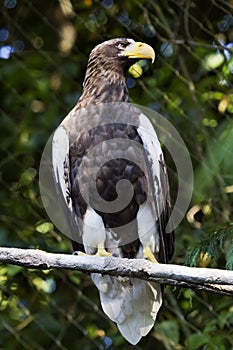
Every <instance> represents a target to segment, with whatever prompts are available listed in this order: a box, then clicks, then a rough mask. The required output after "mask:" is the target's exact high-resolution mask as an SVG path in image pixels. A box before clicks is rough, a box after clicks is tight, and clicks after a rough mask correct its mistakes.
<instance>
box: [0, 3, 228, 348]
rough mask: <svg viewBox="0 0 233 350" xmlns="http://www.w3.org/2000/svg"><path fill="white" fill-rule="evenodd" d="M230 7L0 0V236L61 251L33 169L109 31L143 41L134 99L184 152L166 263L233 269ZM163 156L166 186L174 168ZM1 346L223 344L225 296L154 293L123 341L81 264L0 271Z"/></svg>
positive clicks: (66, 249)
mask: <svg viewBox="0 0 233 350" xmlns="http://www.w3.org/2000/svg"><path fill="white" fill-rule="evenodd" d="M232 9H233V3H232V1H224V0H219V1H215V0H206V1H190V0H187V1H180V0H178V1H177V0H176V1H175V0H174V1H173V0H167V1H162V0H158V1H153V0H149V1H148V0H147V1H144V0H143V1H134V0H133V1H128V2H126V1H114V0H103V1H92V0H85V1H70V0H63V1H62V0H60V1H55V0H50V1H44V0H41V1H35V0H32V1H28V0H27V1H26V0H21V1H18V2H16V0H5V1H2V2H1V5H0V13H1V22H0V46H1V48H0V82H1V87H0V89H1V93H0V100H1V104H0V115H1V122H0V123H1V124H0V125H1V127H0V133H1V135H0V136H1V137H0V145H1V151H2V152H1V153H2V155H1V160H0V178H1V192H0V204H1V212H0V218H1V223H0V225H1V226H0V244H1V245H2V246H8V247H23V248H27V247H33V248H40V249H43V250H46V251H50V252H63V253H71V251H72V250H71V244H70V242H69V241H68V239H66V238H65V237H64V236H62V235H61V234H60V233H59V232H58V230H57V229H56V228H55V227H54V226H53V224H52V223H51V222H50V219H49V218H48V216H47V214H46V212H45V210H44V209H43V205H42V202H41V198H40V192H39V186H38V170H39V164H40V158H41V154H42V151H43V148H44V146H45V144H46V141H47V139H48V138H49V136H50V134H51V133H52V132H53V131H54V129H55V128H56V126H58V125H59V123H60V122H61V120H62V119H63V118H64V117H65V116H66V114H67V113H68V111H69V110H70V109H71V108H72V107H73V106H74V104H75V103H76V101H77V99H78V98H79V96H80V94H81V91H82V81H83V78H84V74H85V67H86V64H87V60H88V55H89V53H90V51H91V49H92V48H93V47H94V46H95V45H96V44H98V43H100V42H102V41H104V40H107V39H110V38H114V37H130V38H133V39H135V40H140V41H143V42H147V43H148V44H150V45H151V46H153V47H154V49H155V51H156V53H157V57H156V61H155V63H154V65H153V66H152V65H151V64H146V65H143V66H142V64H141V63H139V65H141V66H142V68H143V74H142V76H141V77H139V78H136V77H135V73H134V72H132V74H131V75H129V76H128V85H129V90H130V96H131V99H132V102H135V103H137V104H140V105H143V106H148V107H150V108H152V109H154V110H156V111H157V112H159V113H161V114H162V115H163V116H164V117H165V118H167V119H168V120H169V121H170V122H171V123H172V124H173V125H174V126H175V128H176V129H177V130H178V132H179V133H180V135H181V136H182V137H183V140H184V141H185V143H186V145H187V147H188V149H189V152H190V156H191V158H192V162H193V167H194V175H195V186H194V192H193V199H192V202H191V204H190V208H189V211H188V213H187V215H186V217H185V218H184V220H183V222H182V223H181V224H180V226H179V227H178V228H177V230H176V251H175V255H174V258H173V261H172V263H175V264H181V265H182V264H188V265H191V266H209V267H217V268H223V269H225V268H228V269H232V267H233V234H232V231H233V230H232V206H233V196H232V193H233V175H232V169H233V152H232V150H233V122H232V114H233V89H232V73H233V57H232V46H233V16H232ZM165 154H166V159H167V164H168V170H169V177H170V182H171V195H172V198H173V200H175V198H176V187H177V182H176V175H175V167H174V164H173V162H172V160H171V159H170V157H169V154H167V153H166V150H165ZM0 310H1V319H0V349H4V350H8V349H9V350H11V349H30V350H31V349H37V350H42V349H46V350H48V349H50V350H55V349H63V350H66V349H82V350H91V349H93V350H94V349H109V350H113V349H122V350H123V349H132V348H135V349H138V350H139V349H144V350H146V349H152V348H156V349H161V350H164V349H166V350H173V349H177V350H181V349H184V350H186V349H188V350H194V349H205V350H215V349H217V350H224V349H232V348H233V334H232V329H233V309H232V299H231V298H230V297H227V296H226V297H225V296H222V295H217V294H211V293H204V292H197V293H194V292H193V291H190V290H180V289H178V288H177V289H173V288H168V287H167V288H166V290H165V296H164V304H163V307H162V309H161V310H160V312H159V315H158V319H157V322H156V325H155V327H154V329H153V330H152V331H151V333H150V335H148V336H147V337H146V338H144V339H143V340H142V341H141V342H140V343H139V344H138V345H137V346H134V347H133V346H130V345H129V344H128V343H127V342H126V341H125V340H124V339H123V338H122V336H121V335H120V334H119V332H118V330H117V327H116V325H115V324H114V323H112V322H110V321H109V320H108V319H107V317H106V316H105V315H104V314H103V312H102V310H101V307H100V303H99V297H98V291H97V290H96V288H95V287H94V285H93V283H92V282H91V280H90V277H89V276H88V275H86V274H83V273H80V272H78V271H77V272H71V271H58V270H50V271H37V270H32V269H28V270H26V269H24V268H21V267H16V266H1V267H0Z"/></svg>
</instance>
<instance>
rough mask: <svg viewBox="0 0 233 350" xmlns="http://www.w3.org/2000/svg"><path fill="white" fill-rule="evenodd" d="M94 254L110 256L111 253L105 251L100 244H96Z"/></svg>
mask: <svg viewBox="0 0 233 350" xmlns="http://www.w3.org/2000/svg"><path fill="white" fill-rule="evenodd" d="M95 256H112V254H111V253H109V252H107V251H106V249H105V248H104V247H103V246H102V245H100V244H98V250H97V253H96V254H95Z"/></svg>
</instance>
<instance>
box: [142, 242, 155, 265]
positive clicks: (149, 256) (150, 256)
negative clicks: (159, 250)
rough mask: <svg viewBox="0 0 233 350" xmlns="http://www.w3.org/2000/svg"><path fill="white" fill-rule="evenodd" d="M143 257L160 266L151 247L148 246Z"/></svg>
mask: <svg viewBox="0 0 233 350" xmlns="http://www.w3.org/2000/svg"><path fill="white" fill-rule="evenodd" d="M143 257H144V258H145V259H147V260H150V261H151V262H153V263H155V264H158V261H157V260H156V258H155V256H154V254H153V252H152V250H151V248H150V247H149V246H146V247H145V248H144V249H143Z"/></svg>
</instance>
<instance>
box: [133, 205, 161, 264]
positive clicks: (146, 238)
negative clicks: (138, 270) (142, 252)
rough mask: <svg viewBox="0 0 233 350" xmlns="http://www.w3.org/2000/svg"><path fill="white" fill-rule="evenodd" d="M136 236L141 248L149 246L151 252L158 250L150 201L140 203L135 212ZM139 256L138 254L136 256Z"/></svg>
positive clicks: (155, 227) (157, 236) (156, 232)
mask: <svg viewBox="0 0 233 350" xmlns="http://www.w3.org/2000/svg"><path fill="white" fill-rule="evenodd" d="M137 224H138V237H139V239H140V242H141V244H142V246H143V248H145V247H147V246H149V247H150V248H151V251H152V252H156V253H158V252H159V234H158V231H157V226H156V222H155V218H154V215H153V212H152V208H151V205H150V203H148V202H145V203H143V204H142V205H140V207H139V210H138V214H137ZM137 258H139V256H137Z"/></svg>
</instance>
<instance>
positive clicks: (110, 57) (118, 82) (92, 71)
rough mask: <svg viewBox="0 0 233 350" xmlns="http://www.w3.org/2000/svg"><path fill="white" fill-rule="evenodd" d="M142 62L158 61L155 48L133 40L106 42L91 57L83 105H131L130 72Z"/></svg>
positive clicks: (82, 99)
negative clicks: (136, 64)
mask: <svg viewBox="0 0 233 350" xmlns="http://www.w3.org/2000/svg"><path fill="white" fill-rule="evenodd" d="M141 59H150V60H152V62H153V61H154V59H155V52H154V50H153V49H152V47H151V46H150V45H148V44H145V43H142V42H135V41H134V40H132V39H126V38H117V39H111V40H107V41H104V42H103V43H101V44H99V45H97V46H96V47H95V48H94V49H93V50H92V51H91V53H90V56H89V60H88V65H87V70H86V75H85V79H84V83H83V86H84V91H83V94H82V96H81V98H80V99H79V105H82V106H83V107H84V106H87V105H88V104H96V103H100V102H105V103H106V102H121V101H122V102H123V101H129V95H128V89H127V86H126V79H125V78H126V72H127V70H128V69H129V68H130V66H131V65H133V64H134V63H135V62H137V61H138V60H141Z"/></svg>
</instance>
